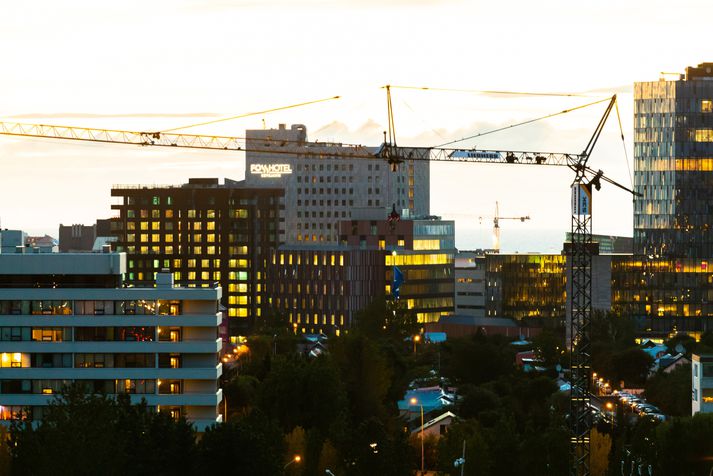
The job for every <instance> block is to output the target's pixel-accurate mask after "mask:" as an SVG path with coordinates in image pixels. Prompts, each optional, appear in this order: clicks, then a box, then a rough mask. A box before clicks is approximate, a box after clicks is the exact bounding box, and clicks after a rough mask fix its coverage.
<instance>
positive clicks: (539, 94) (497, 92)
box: [390, 85, 591, 97]
mask: <svg viewBox="0 0 713 476" xmlns="http://www.w3.org/2000/svg"><path fill="white" fill-rule="evenodd" d="M390 87H392V88H398V89H418V90H421V91H444V92H454V93H474V94H503V95H513V96H549V97H587V96H586V95H584V94H576V93H537V92H527V91H487V90H478V89H453V88H429V87H427V86H394V85H390ZM590 97H591V96H590Z"/></svg>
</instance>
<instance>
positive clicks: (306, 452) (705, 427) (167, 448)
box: [0, 302, 713, 476]
mask: <svg viewBox="0 0 713 476" xmlns="http://www.w3.org/2000/svg"><path fill="white" fill-rule="evenodd" d="M412 317H413V316H411V315H409V314H408V313H407V312H405V311H404V310H403V309H400V308H398V307H394V306H392V305H390V304H386V303H383V302H382V303H378V302H377V303H375V304H374V305H372V306H371V307H370V308H369V309H367V310H366V311H364V313H362V315H361V316H360V321H359V324H358V325H357V326H356V327H355V328H353V329H352V330H351V331H350V332H349V334H347V335H343V336H341V337H338V338H336V337H332V338H330V339H329V341H328V344H327V346H328V352H326V353H324V354H322V355H320V356H319V357H316V358H314V357H307V356H306V355H305V353H304V352H302V351H299V352H298V349H299V346H298V343H299V338H298V337H297V336H294V335H293V334H292V333H291V329H289V328H285V327H281V326H282V325H283V324H284V322H283V321H282V320H281V319H280V316H275V317H274V318H273V319H271V320H270V321H269V322H268V323H267V324H266V327H265V329H266V332H268V331H269V332H268V333H267V334H262V335H256V336H253V337H251V338H250V339H249V340H248V347H249V349H250V351H249V353H247V354H245V355H243V356H242V357H241V358H240V360H239V361H238V363H237V365H235V366H234V367H233V368H232V370H227V369H226V372H225V375H224V381H223V382H222V387H223V392H224V396H225V398H226V401H227V405H226V407H227V410H228V419H227V421H228V422H227V423H223V424H218V425H215V426H213V427H211V428H209V429H208V430H207V431H206V432H205V433H204V434H202V435H198V434H196V432H195V430H194V429H193V428H192V427H191V426H190V425H189V424H188V423H187V422H186V421H185V420H179V421H175V420H172V419H170V418H169V417H168V416H167V415H164V414H162V413H158V414H157V413H154V412H152V411H150V410H149V409H148V408H147V407H146V405H145V404H140V405H131V404H130V402H129V400H128V398H127V397H126V396H120V397H118V399H117V400H114V399H112V398H108V397H104V396H99V395H84V394H83V393H82V390H81V389H78V388H69V389H67V391H66V392H64V393H63V394H61V395H60V396H59V398H58V399H57V400H56V401H55V402H54V403H53V404H52V405H51V406H50V407H49V409H48V411H47V412H46V416H45V418H44V420H43V421H42V422H41V423H40V424H36V425H34V426H33V425H31V424H26V423H24V422H17V423H15V424H14V425H13V427H12V428H11V438H10V440H9V444H6V445H3V446H2V447H0V470H3V471H5V472H7V468H8V459H9V460H10V461H9V463H10V465H11V467H12V470H13V474H17V475H41V474H50V473H52V474H59V475H63V474H67V475H69V474H72V475H93V474H108V475H112V474H117V475H119V474H122V475H124V474H127V475H140V474H152V475H154V474H156V475H161V474H172V475H181V474H196V473H198V472H201V473H202V472H206V473H208V472H216V471H219V472H221V473H226V474H236V475H250V476H272V475H274V476H280V475H286V476H307V475H323V474H325V470H326V469H330V471H332V472H333V473H334V474H335V475H338V476H362V475H363V476H375V475H380V476H381V475H385V476H402V475H403V476H406V475H409V476H410V475H412V474H413V471H414V470H415V469H416V468H418V467H419V466H420V462H421V454H420V446H421V442H420V439H419V438H418V437H417V436H415V435H414V436H412V435H411V434H410V431H409V430H408V427H409V426H410V427H411V428H413V426H415V424H416V422H415V421H412V422H409V421H408V419H409V418H410V417H411V414H408V415H404V414H399V411H398V409H397V401H398V400H400V399H401V398H403V395H404V393H405V392H406V390H407V388H408V384H409V382H411V381H412V380H413V379H419V381H420V382H422V383H424V384H427V385H432V386H435V385H441V386H448V387H451V388H457V389H458V397H459V398H458V400H457V402H456V403H455V404H454V405H453V407H452V408H450V410H451V411H453V412H454V413H455V414H456V415H458V420H457V421H456V422H455V423H454V424H453V425H451V427H450V428H449V430H448V431H447V432H446V433H445V434H444V435H443V436H442V437H441V438H436V437H429V438H426V439H425V441H424V453H425V466H426V468H427V469H431V470H436V471H440V473H439V474H442V475H449V474H452V475H457V474H460V469H456V468H454V466H453V462H454V461H455V460H456V459H457V458H459V457H460V456H461V454H462V451H463V445H464V444H465V448H466V462H467V463H466V465H465V468H464V474H466V475H519V474H530V475H535V476H538V475H542V476H544V475H555V476H556V475H564V474H567V473H568V470H569V447H568V442H569V437H568V435H569V432H568V420H567V419H568V413H569V400H568V395H567V394H565V393H562V392H558V391H557V390H558V389H557V386H556V384H555V378H554V377H555V376H556V375H557V372H556V371H555V370H554V368H555V366H556V365H561V366H563V367H565V368H566V367H567V363H568V356H567V354H566V352H565V346H564V332H563V331H562V329H550V330H546V331H545V332H543V333H542V334H540V335H539V336H537V337H536V338H535V339H534V340H533V345H532V346H531V347H528V348H526V349H525V350H529V349H532V350H534V351H535V353H536V354H537V355H538V357H539V358H540V359H541V361H542V362H543V366H545V367H546V368H547V371H545V372H543V373H537V372H533V373H526V372H523V371H522V370H521V369H519V368H517V366H516V365H515V354H516V352H518V351H520V350H523V349H522V348H521V347H520V346H517V347H516V346H513V345H512V344H511V342H510V340H509V339H507V338H504V337H502V336H486V335H482V334H477V335H473V336H470V337H464V338H460V339H450V340H449V341H448V342H445V343H443V344H440V345H435V344H424V343H421V344H418V345H417V346H416V347H415V348H414V346H413V343H412V342H411V340H410V337H411V336H412V335H413V333H414V332H416V329H414V322H413V319H412ZM592 336H593V342H592V351H593V361H594V363H595V370H596V371H598V372H600V373H601V374H603V375H606V376H607V377H608V378H609V379H611V380H612V382H613V383H615V384H616V383H618V380H623V381H625V382H627V383H631V384H634V385H644V384H645V385H646V395H647V398H648V399H649V400H650V401H651V402H653V403H655V404H657V405H659V406H660V407H661V408H662V410H663V411H664V412H665V413H667V414H669V415H682V417H681V418H678V419H674V420H672V421H667V422H665V423H658V422H655V421H653V420H650V419H648V418H642V419H639V418H635V417H634V415H633V414H632V413H631V411H630V410H625V409H624V407H623V406H622V405H618V407H617V419H616V422H617V423H616V425H611V424H610V423H601V424H600V425H599V426H598V427H597V432H595V433H596V438H594V439H593V455H596V458H597V461H596V462H593V466H592V468H596V474H602V475H603V474H605V472H606V471H608V473H607V474H612V475H614V474H616V475H618V474H620V469H621V465H622V461H623V462H624V464H625V466H626V467H627V468H628V467H629V465H630V464H631V461H636V462H637V464H639V463H641V464H644V463H646V464H651V465H652V468H653V469H654V473H653V474H667V475H668V474H670V475H678V474H680V475H688V474H702V473H701V471H706V468H708V469H710V468H709V466H710V464H709V463H705V461H706V460H705V459H704V458H706V457H708V456H709V455H711V454H713V447H712V446H711V444H712V443H711V441H713V419H712V418H711V417H708V416H706V415H700V416H696V417H694V418H691V417H684V415H688V413H689V412H690V367H682V368H680V369H677V370H675V371H673V372H671V373H669V374H665V373H660V374H657V375H654V376H648V375H647V374H648V368H649V366H650V363H651V359H650V357H649V356H648V355H647V354H645V353H643V352H642V351H641V350H639V349H638V347H637V346H635V345H634V342H633V331H632V327H631V322H630V321H629V320H626V319H623V318H620V317H617V316H613V315H597V316H596V317H595V318H594V320H593V326H592ZM669 344H670V345H672V346H675V345H677V344H681V345H682V346H684V347H685V348H686V350H687V352H690V351H691V350H692V349H696V350H698V349H706V348H707V346H708V345H710V344H713V335H708V334H707V335H704V339H702V341H701V342H699V343H696V342H695V341H692V340H690V339H685V338H676V339H675V340H674V341H672V342H670V343H669ZM226 407H224V408H223V409H226ZM435 416H437V413H434V414H429V415H427V416H426V419H428V418H432V417H435ZM595 440H596V444H595V442H594V441H595ZM296 454H299V455H301V461H300V462H299V463H291V464H289V465H287V464H288V463H290V461H291V460H292V459H293V458H294V455H296ZM8 455H9V458H8ZM706 464H708V465H709V466H706ZM286 465H287V466H286ZM607 467H608V470H607ZM593 470H594V469H593ZM593 474H594V473H593ZM705 474H707V473H705Z"/></svg>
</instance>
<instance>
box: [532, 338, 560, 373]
mask: <svg viewBox="0 0 713 476" xmlns="http://www.w3.org/2000/svg"><path fill="white" fill-rule="evenodd" d="M532 343H533V345H534V346H535V349H536V352H537V356H538V357H539V358H540V359H541V360H542V361H543V363H544V365H545V366H546V367H554V366H555V365H557V364H558V363H560V361H561V356H562V351H563V350H564V348H565V343H564V335H563V334H562V333H556V332H554V331H552V330H550V329H543V331H542V332H541V333H540V334H538V335H536V336H535V337H534V338H533V339H532Z"/></svg>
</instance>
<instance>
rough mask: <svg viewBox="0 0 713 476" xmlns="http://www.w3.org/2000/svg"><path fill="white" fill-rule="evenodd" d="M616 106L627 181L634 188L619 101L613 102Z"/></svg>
mask: <svg viewBox="0 0 713 476" xmlns="http://www.w3.org/2000/svg"><path fill="white" fill-rule="evenodd" d="M614 105H615V106H616V118H617V119H618V120H619V132H621V145H622V146H623V147H624V158H625V159H626V172H627V173H628V174H629V182H630V185H631V188H632V189H633V188H634V179H633V178H632V176H631V167H630V166H629V153H628V152H627V151H626V141H625V140H624V127H623V126H622V125H621V115H620V114H619V101H616V102H615V103H614Z"/></svg>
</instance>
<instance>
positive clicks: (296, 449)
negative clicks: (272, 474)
mask: <svg viewBox="0 0 713 476" xmlns="http://www.w3.org/2000/svg"><path fill="white" fill-rule="evenodd" d="M285 446H286V447H287V459H290V458H295V457H296V456H298V455H299V456H300V458H301V459H302V461H300V462H299V463H294V464H292V465H290V467H289V470H288V471H287V474H289V475H291V476H301V475H303V474H304V467H305V463H306V461H304V460H305V459H306V458H305V455H306V453H307V452H306V449H307V439H306V436H305V430H304V428H302V427H301V426H296V427H295V428H294V429H293V430H292V431H291V432H289V433H288V434H287V435H285Z"/></svg>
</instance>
